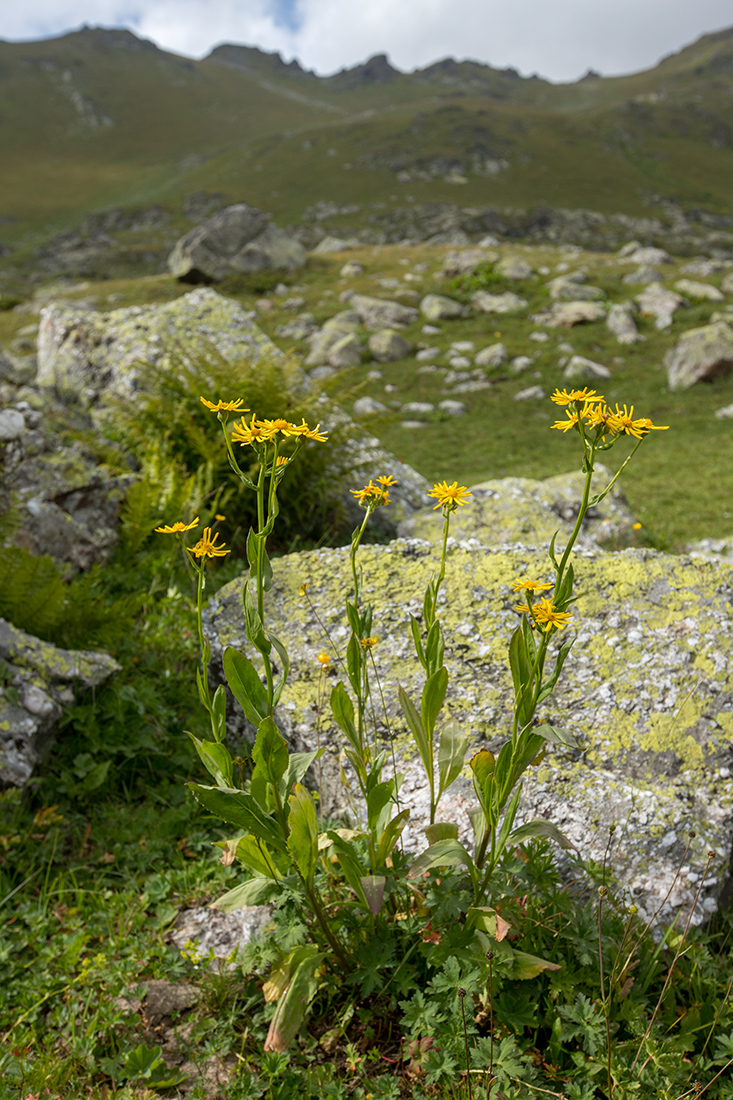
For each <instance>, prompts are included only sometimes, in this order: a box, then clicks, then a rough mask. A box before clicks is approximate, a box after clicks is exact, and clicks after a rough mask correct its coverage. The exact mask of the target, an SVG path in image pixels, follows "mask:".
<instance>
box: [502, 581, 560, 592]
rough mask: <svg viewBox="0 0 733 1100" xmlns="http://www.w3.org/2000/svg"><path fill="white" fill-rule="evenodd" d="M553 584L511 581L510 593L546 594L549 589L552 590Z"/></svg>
mask: <svg viewBox="0 0 733 1100" xmlns="http://www.w3.org/2000/svg"><path fill="white" fill-rule="evenodd" d="M554 587H555V585H554V584H547V583H545V581H513V582H512V592H548V591H549V590H550V589H551V588H554Z"/></svg>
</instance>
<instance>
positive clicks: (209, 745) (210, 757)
mask: <svg viewBox="0 0 733 1100" xmlns="http://www.w3.org/2000/svg"><path fill="white" fill-rule="evenodd" d="M186 733H188V730H186ZM188 736H189V737H190V738H191V740H192V741H193V743H194V745H195V747H196V752H197V753H198V755H199V759H200V760H201V763H202V764H203V765H204V767H205V768H206V770H207V772H208V773H209V775H210V776H211V777H212V779H213V780H214V782H215V783H216V785H217V787H226V788H228V789H231V788H233V787H234V777H233V772H232V758H231V756H230V755H229V753H228V752H227V750H226V748H225V747H224V745H220V744H219V743H218V742H217V741H199V739H198V737H194V735H193V734H192V733H188Z"/></svg>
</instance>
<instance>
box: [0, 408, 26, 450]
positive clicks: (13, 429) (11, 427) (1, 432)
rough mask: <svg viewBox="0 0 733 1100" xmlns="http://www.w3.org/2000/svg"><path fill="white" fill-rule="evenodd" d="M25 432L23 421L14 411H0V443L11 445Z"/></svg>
mask: <svg viewBox="0 0 733 1100" xmlns="http://www.w3.org/2000/svg"><path fill="white" fill-rule="evenodd" d="M24 432H25V419H24V418H23V414H22V413H20V412H17V410H16V409H1V410H0V443H11V442H12V441H13V440H14V439H20V437H21V436H22V435H23V434H24Z"/></svg>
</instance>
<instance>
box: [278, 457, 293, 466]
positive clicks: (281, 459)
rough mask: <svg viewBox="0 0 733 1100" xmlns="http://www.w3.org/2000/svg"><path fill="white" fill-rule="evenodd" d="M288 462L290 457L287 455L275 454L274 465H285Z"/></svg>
mask: <svg viewBox="0 0 733 1100" xmlns="http://www.w3.org/2000/svg"><path fill="white" fill-rule="evenodd" d="M288 462H290V459H289V458H288V456H287V455H278V456H277V462H276V463H275V465H276V466H278V467H279V466H287V464H288Z"/></svg>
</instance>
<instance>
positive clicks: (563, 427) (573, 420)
mask: <svg viewBox="0 0 733 1100" xmlns="http://www.w3.org/2000/svg"><path fill="white" fill-rule="evenodd" d="M565 415H566V417H567V420H556V421H555V423H554V424H551V425H550V427H552V428H557V430H558V431H559V432H569V431H570V429H571V428H574V427H575V426H576V425H577V423H578V414H577V413H576V412H573V413H571V412H570V409H566V410H565Z"/></svg>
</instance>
